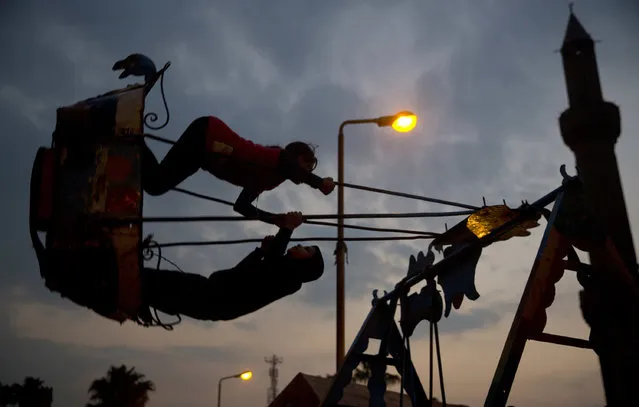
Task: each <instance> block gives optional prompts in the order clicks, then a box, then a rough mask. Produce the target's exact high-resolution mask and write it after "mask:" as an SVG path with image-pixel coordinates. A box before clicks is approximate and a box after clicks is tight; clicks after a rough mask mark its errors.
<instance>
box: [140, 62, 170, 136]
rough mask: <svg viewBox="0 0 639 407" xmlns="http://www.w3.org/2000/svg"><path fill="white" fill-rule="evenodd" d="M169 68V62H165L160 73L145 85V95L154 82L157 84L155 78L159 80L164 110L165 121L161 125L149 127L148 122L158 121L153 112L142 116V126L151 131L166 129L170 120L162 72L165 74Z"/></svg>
mask: <svg viewBox="0 0 639 407" xmlns="http://www.w3.org/2000/svg"><path fill="white" fill-rule="evenodd" d="M169 66H171V63H170V62H167V63H166V64H165V65H164V67H163V68H162V69H160V71H159V72H158V73H157V75H156V76H155V79H154V80H153V82H151V83H150V84H147V89H148V90H147V94H148V92H149V91H150V90H151V88H153V85H154V84H155V82H157V78H158V77H159V78H160V93H161V94H162V103H164V110H165V111H166V120H165V121H164V123H162V125H160V126H157V127H154V126H152V125H150V124H149V123H148V122H147V120H148V121H150V122H153V123H155V122H156V121H157V120H158V115H157V114H156V113H155V112H149V113H147V114H145V115H144V125H145V126H146V127H148V128H150V129H153V130H160V129H162V128H164V127H166V125H167V124H169V120H170V119H171V113H170V112H169V106H168V105H167V103H166V96H165V95H164V72H166V70H167V69H169Z"/></svg>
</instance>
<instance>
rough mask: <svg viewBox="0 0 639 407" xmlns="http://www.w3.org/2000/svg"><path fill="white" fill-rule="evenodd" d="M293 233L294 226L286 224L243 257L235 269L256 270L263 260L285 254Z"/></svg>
mask: <svg viewBox="0 0 639 407" xmlns="http://www.w3.org/2000/svg"><path fill="white" fill-rule="evenodd" d="M289 216H290V215H289ZM292 234H293V228H292V227H290V226H288V225H284V226H283V227H281V228H280V230H279V231H278V232H277V234H276V235H275V236H267V237H265V238H264V240H263V241H262V245H261V247H257V248H255V250H253V251H252V252H251V253H249V255H248V256H246V257H245V258H244V259H242V260H241V261H240V262H239V263H238V264H237V265H236V266H235V270H256V269H258V267H259V265H260V262H262V260H264V261H270V260H272V259H276V258H278V257H281V256H283V255H284V253H285V252H286V246H288V243H289V241H290V240H291V235H292Z"/></svg>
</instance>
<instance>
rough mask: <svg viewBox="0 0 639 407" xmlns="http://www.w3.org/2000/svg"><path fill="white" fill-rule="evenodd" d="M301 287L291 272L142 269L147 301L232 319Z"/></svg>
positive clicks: (213, 318)
mask: <svg viewBox="0 0 639 407" xmlns="http://www.w3.org/2000/svg"><path fill="white" fill-rule="evenodd" d="M301 287H302V282H301V281H300V279H299V278H297V277H296V276H294V275H291V274H290V273H283V272H282V273H272V272H269V271H268V270H260V269H254V270H246V269H228V270H222V271H218V272H215V273H213V274H211V275H210V276H209V277H208V278H207V277H204V276H202V275H199V274H192V273H183V272H179V271H172V270H154V269H144V270H143V297H144V301H145V303H146V304H147V305H148V306H150V307H152V308H156V309H157V310H158V311H161V312H164V313H166V314H169V315H177V314H180V315H184V316H187V317H190V318H195V319H199V320H208V321H229V320H233V319H236V318H239V317H241V316H244V315H247V314H250V313H252V312H255V311H257V310H259V309H261V308H263V307H265V306H266V305H268V304H271V303H273V302H275V301H277V300H279V299H281V298H284V297H286V296H288V295H291V294H294V293H295V292H297V291H299V289H300V288H301Z"/></svg>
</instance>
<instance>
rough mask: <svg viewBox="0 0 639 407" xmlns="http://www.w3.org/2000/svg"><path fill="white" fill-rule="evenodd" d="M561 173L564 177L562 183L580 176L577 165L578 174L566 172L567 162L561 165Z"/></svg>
mask: <svg viewBox="0 0 639 407" xmlns="http://www.w3.org/2000/svg"><path fill="white" fill-rule="evenodd" d="M559 173H560V174H561V176H562V177H563V178H564V179H563V180H562V181H561V183H562V184H565V183H566V182H568V181H570V180H572V179H575V178H577V177H578V176H579V168H578V167H577V175H568V173H567V172H566V164H561V166H560V167H559Z"/></svg>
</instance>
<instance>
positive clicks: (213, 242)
mask: <svg viewBox="0 0 639 407" xmlns="http://www.w3.org/2000/svg"><path fill="white" fill-rule="evenodd" d="M433 238H434V237H432V236H388V237H385V236H374V237H350V238H344V239H343V240H344V241H357V242H364V241H386V240H420V239H433ZM262 240H263V239H238V240H209V241H197V242H196V241H194V242H170V243H159V244H157V245H155V246H154V247H178V246H216V245H225V244H243V243H260V242H262ZM336 240H337V238H336V237H301V238H295V239H290V241H291V242H334V241H336Z"/></svg>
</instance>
